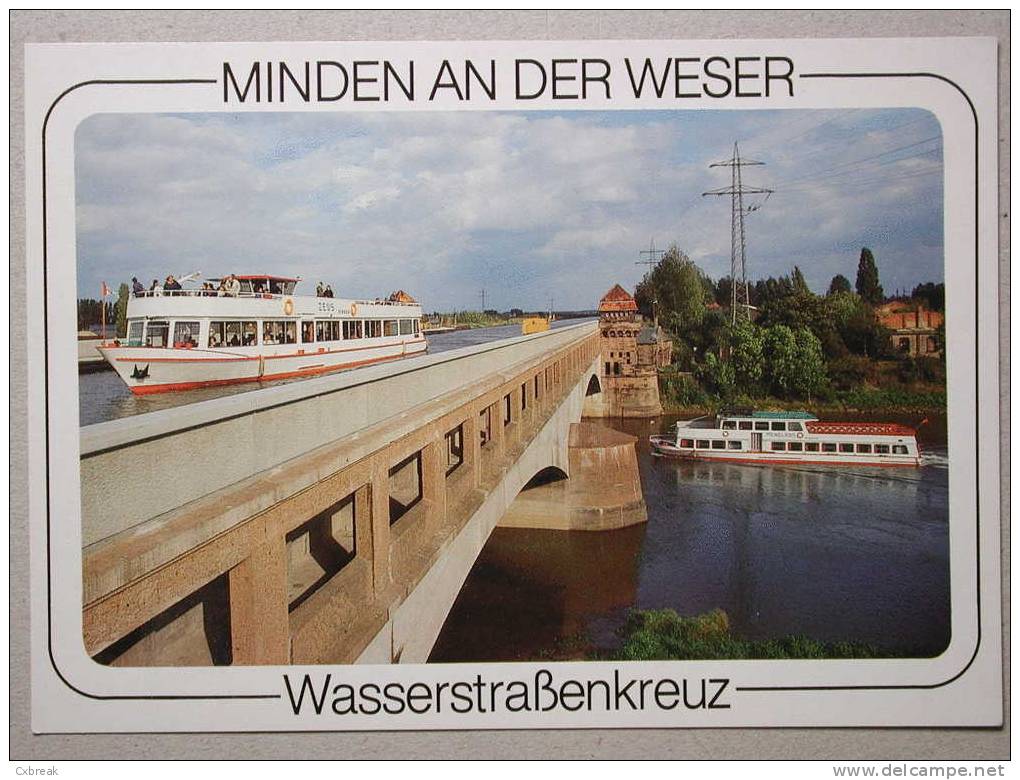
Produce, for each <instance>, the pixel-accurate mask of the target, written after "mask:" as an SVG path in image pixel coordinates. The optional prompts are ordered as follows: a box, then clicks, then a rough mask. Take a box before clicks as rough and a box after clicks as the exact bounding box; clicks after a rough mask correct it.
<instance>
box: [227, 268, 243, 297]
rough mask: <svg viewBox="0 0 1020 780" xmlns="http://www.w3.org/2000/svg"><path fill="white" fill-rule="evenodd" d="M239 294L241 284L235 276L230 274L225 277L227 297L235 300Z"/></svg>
mask: <svg viewBox="0 0 1020 780" xmlns="http://www.w3.org/2000/svg"><path fill="white" fill-rule="evenodd" d="M240 294H241V282H240V281H239V280H238V278H237V277H236V276H234V275H233V274H231V275H230V276H228V277H227V295H230V296H232V297H234V298H236V297H237V296H238V295H240Z"/></svg>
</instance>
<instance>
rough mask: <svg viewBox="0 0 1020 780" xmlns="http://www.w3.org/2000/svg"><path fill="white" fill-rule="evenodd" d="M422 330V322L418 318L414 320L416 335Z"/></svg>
mask: <svg viewBox="0 0 1020 780" xmlns="http://www.w3.org/2000/svg"><path fill="white" fill-rule="evenodd" d="M420 332H421V323H420V322H418V320H415V321H414V335H415V336H417V335H418V334H419V333H420Z"/></svg>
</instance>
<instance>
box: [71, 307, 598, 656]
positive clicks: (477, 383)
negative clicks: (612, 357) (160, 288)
mask: <svg viewBox="0 0 1020 780" xmlns="http://www.w3.org/2000/svg"><path fill="white" fill-rule="evenodd" d="M600 365H601V362H600V355H599V342H598V331H597V328H596V325H595V323H584V324H581V325H576V326H570V327H564V328H558V329H554V330H551V331H548V332H545V333H540V334H535V335H532V336H525V337H521V338H514V339H508V340H505V341H499V342H493V343H490V344H483V345H481V346H477V347H469V348H465V349H461V350H456V351H451V352H446V353H440V354H436V355H427V356H423V357H420V358H413V359H408V360H404V361H400V362H398V363H392V364H388V365H385V366H377V367H373V368H367V369H362V370H359V371H355V372H349V373H344V374H336V375H333V376H328V377H322V378H318V379H310V380H305V381H302V382H296V383H292V384H287V385H279V386H276V387H273V388H267V389H263V390H258V391H253V392H249V393H242V394H239V395H234V396H229V397H225V398H219V399H216V400H213V401H206V402H202V403H196V404H192V405H189V406H184V407H179V408H176V409H172V410H167V411H161V412H153V413H151V414H147V415H142V416H139V417H134V418H125V419H121V420H115V421H111V422H107V423H101V424H98V425H92V426H88V427H86V428H83V429H82V434H81V475H82V483H81V485H82V488H81V491H82V493H81V501H82V518H83V520H82V543H83V564H84V565H83V568H84V571H83V625H84V641H85V646H86V649H87V650H88V652H89V654H90V655H92V656H93V657H95V658H96V659H97V660H98V661H100V662H103V663H109V664H114V665H128V666H134V665H140V666H147V665H203V664H230V663H233V664H246V665H247V664H288V663H295V664H301V663H346V662H355V661H358V662H370V663H390V662H415V663H418V662H423V661H425V660H426V659H427V658H428V655H429V652H430V651H431V649H432V646H433V644H434V642H435V639H436V637H437V636H438V634H439V631H440V629H441V628H442V625H443V622H444V621H445V619H446V616H447V613H448V612H449V609H450V607H451V606H452V605H453V602H454V600H455V598H456V596H457V594H458V592H459V590H460V588H461V585H462V584H463V582H464V579H465V578H466V576H467V574H468V572H469V571H470V569H471V566H472V564H473V563H474V561H475V558H476V557H477V555H478V553H479V552H480V551H481V549H482V547H483V546H484V544H485V542H486V540H487V538H488V536H489V534H490V532H491V531H492V529H493V527H495V525H496V524H497V523H498V522H499V520H500V518H501V517H502V516H503V515H504V513H505V511H506V510H507V508H508V507H509V505H510V504H511V502H512V501H513V500H514V498H515V497H516V496H517V494H518V492H519V491H520V490H521V488H522V487H523V486H524V485H525V484H526V483H527V482H528V481H529V479H531V478H532V477H533V476H534V475H535V474H536V473H538V472H541V471H543V470H545V469H548V468H549V467H555V468H558V469H560V470H562V471H563V472H564V473H565V474H568V475H569V473H570V458H569V457H568V434H569V431H570V426H571V424H572V423H576V422H578V421H579V419H580V417H581V413H582V408H583V405H584V400H585V397H586V395H592V394H594V393H598V392H600V387H599V379H598V373H599V367H600Z"/></svg>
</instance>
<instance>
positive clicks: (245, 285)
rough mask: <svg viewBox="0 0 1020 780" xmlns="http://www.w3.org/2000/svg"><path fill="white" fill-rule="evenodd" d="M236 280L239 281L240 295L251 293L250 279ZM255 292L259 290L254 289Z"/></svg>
mask: <svg viewBox="0 0 1020 780" xmlns="http://www.w3.org/2000/svg"><path fill="white" fill-rule="evenodd" d="M237 281H239V282H240V283H241V294H242V295H251V293H252V289H253V288H252V282H251V279H238V280H237ZM255 292H259V291H258V290H256V291H255Z"/></svg>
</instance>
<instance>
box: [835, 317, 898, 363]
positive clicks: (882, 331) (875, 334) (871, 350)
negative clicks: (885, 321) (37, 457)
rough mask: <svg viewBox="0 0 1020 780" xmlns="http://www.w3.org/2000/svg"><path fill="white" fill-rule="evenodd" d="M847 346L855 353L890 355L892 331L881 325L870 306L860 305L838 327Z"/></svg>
mask: <svg viewBox="0 0 1020 780" xmlns="http://www.w3.org/2000/svg"><path fill="white" fill-rule="evenodd" d="M839 332H840V335H841V336H842V337H843V343H844V344H846V346H847V348H848V349H849V350H850V351H851V352H853V353H854V354H857V355H864V356H865V357H871V358H880V357H886V356H888V355H890V353H891V350H892V341H891V336H892V331H890V330H889V329H888V328H885V327H882V325H881V324H880V323H879V322H878V320H877V318H876V317H875V312H874V310H873V309H872V308H871V307H870V306H864V305H862V306H861V307H860V308H859V309H858V310H857V311H855V312H854V313H853V314H851V315H850V317H848V318H847V320H846V322H845V323H844V324H843V326H842V327H841V328H840V331H839Z"/></svg>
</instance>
